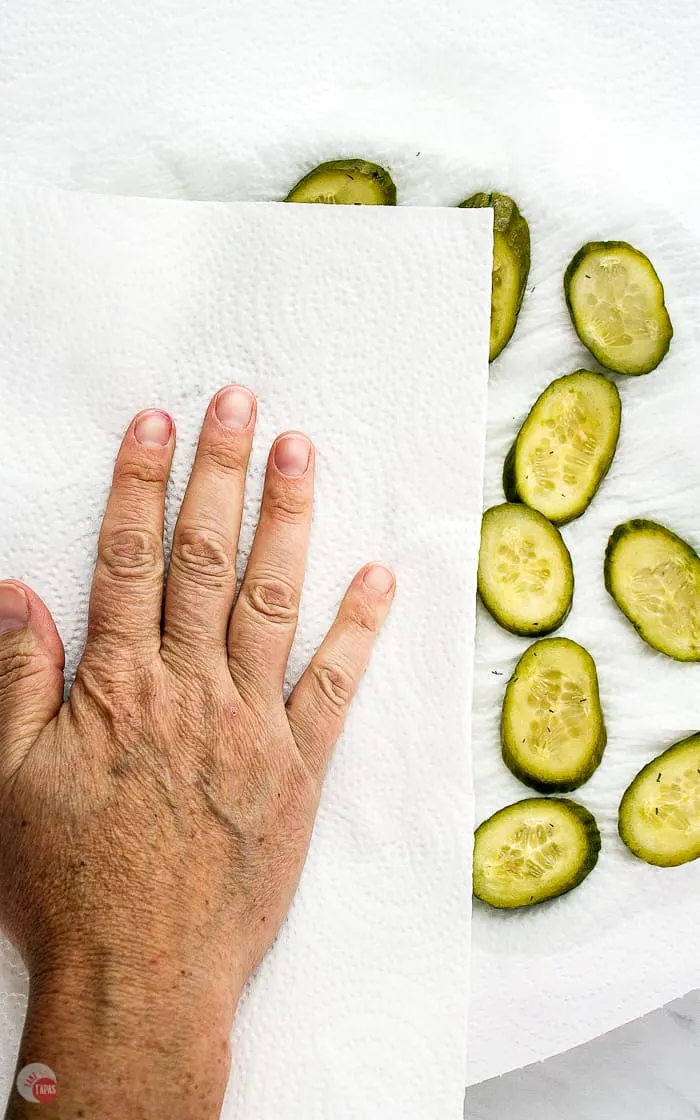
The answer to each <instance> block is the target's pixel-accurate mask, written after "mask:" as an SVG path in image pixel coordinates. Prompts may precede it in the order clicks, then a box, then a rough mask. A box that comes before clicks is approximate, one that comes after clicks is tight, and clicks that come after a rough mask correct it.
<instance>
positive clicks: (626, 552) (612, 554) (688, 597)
mask: <svg viewBox="0 0 700 1120" xmlns="http://www.w3.org/2000/svg"><path fill="white" fill-rule="evenodd" d="M605 586H606V587H607V589H608V591H609V592H610V594H611V595H612V597H613V599H614V600H615V602H616V603H617V605H618V607H619V608H620V610H621V611H622V612H623V614H625V615H626V616H627V618H628V619H629V620H630V622H631V623H632V625H633V626H634V627H635V628H636V630H637V632H638V634H639V636H640V637H641V638H643V639H644V641H645V642H647V643H648V645H650V646H652V647H653V648H654V649H657V650H658V651H659V653H665V654H666V655H667V656H668V657H673V658H674V659H675V660H676V661H700V558H699V557H698V555H697V553H696V552H694V551H693V549H692V548H691V547H690V545H689V544H686V542H685V541H683V540H681V538H680V537H677V536H676V534H675V533H672V532H671V530H670V529H666V528H665V527H664V526H663V525H657V524H656V522H655V521H627V522H626V523H625V524H624V525H618V527H617V529H615V532H614V533H613V534H612V536H611V537H610V540H609V541H608V547H607V550H606V553H605Z"/></svg>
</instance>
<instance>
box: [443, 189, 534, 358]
mask: <svg viewBox="0 0 700 1120" xmlns="http://www.w3.org/2000/svg"><path fill="white" fill-rule="evenodd" d="M460 206H463V207H467V208H469V209H473V208H478V207H491V208H492V209H493V274H492V280H491V339H490V344H489V361H490V362H492V361H493V360H494V359H495V358H497V357H498V355H499V354H500V353H501V351H502V350H503V349H504V348H505V347H506V346H507V345H508V343H509V342H510V340H511V338H512V337H513V331H514V330H515V324H516V323H517V321H518V315H519V313H520V308H521V306H522V302H523V296H524V295H525V285H526V284H527V277H528V273H529V271H530V229H529V226H528V224H527V221H526V220H525V218H524V217H523V216H522V214H521V213H520V210H519V209H518V206H517V204H516V203H515V202H514V201H513V199H512V198H510V197H509V196H508V195H507V194H499V192H498V191H490V192H488V193H486V192H483V191H481V192H479V193H478V194H473V195H472V196H471V197H470V198H467V199H465V201H464V202H461V203H460Z"/></svg>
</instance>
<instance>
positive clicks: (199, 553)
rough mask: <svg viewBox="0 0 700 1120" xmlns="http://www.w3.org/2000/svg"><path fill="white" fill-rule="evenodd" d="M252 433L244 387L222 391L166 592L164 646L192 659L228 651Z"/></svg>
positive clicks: (186, 502) (205, 435) (212, 410)
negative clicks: (200, 654) (228, 627)
mask: <svg viewBox="0 0 700 1120" xmlns="http://www.w3.org/2000/svg"><path fill="white" fill-rule="evenodd" d="M254 427H255V397H254V396H253V394H252V393H251V392H250V390H249V389H246V388H244V387H243V386H242V385H229V386H227V387H226V388H225V389H221V390H220V391H219V392H218V393H217V394H216V396H215V397H214V399H213V401H212V402H211V404H210V405H209V408H208V410H207V414H206V417H205V419H204V424H203V425H202V432H201V435H200V439H199V446H198V448H197V454H196V457H195V461H194V466H193V468H192V474H191V475H190V481H189V484H188V486H187V491H186V493H185V497H184V499H183V502H182V508H181V510H180V516H179V517H178V519H177V524H176V526H175V533H174V536H173V549H172V554H171V558H170V569H169V571H168V581H167V585H166V591H165V614H164V618H163V645H162V649H163V652H164V653H167V651H168V649H169V648H172V647H173V645H174V646H175V647H177V648H178V649H180V650H182V649H184V650H185V652H186V655H189V654H191V653H192V652H193V651H196V652H197V653H202V654H203V653H206V652H211V651H214V652H215V653H216V652H220V653H221V655H222V656H223V654H224V651H225V648H226V630H227V626H228V619H229V615H230V613H231V607H232V605H233V599H234V596H235V593H236V549H237V547H238V534H239V532H240V527H241V517H242V513H243V496H244V492H245V477H246V469H247V467H248V459H249V457H250V448H251V443H252V439H253V429H254Z"/></svg>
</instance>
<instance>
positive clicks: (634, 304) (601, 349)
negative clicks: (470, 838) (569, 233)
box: [564, 241, 673, 375]
mask: <svg viewBox="0 0 700 1120" xmlns="http://www.w3.org/2000/svg"><path fill="white" fill-rule="evenodd" d="M564 293H565V295H566V302H567V305H568V308H569V312H570V314H571V318H572V321H573V324H574V327H575V329H576V334H577V335H578V336H579V338H580V339H581V342H582V343H583V345H584V346H587V347H588V349H589V350H590V352H591V354H593V357H594V358H596V359H597V360H598V361H599V362H600V364H601V365H602V366H605V367H606V369H612V370H614V371H615V372H616V373H629V374H633V375H636V374H640V373H651V371H652V370H653V369H656V367H657V366H658V364H659V362H660V361H661V359H662V358H663V357H664V355H665V354H666V353H667V351H668V348H669V346H670V345H671V339H672V337H673V327H672V326H671V320H670V319H669V316H668V311H667V310H666V305H665V303H664V289H663V286H662V284H661V281H660V280H659V278H658V276H657V275H656V272H655V271H654V266H653V265H652V263H651V261H650V260H649V258H648V257H646V256H645V255H644V253H640V251H639V249H634V248H633V247H632V246H631V245H628V244H627V242H626V241H590V242H589V243H588V244H587V245H584V246H583V248H582V249H579V251H578V253H577V254H576V256H575V257H574V258H573V260H572V261H571V263H570V264H569V267H568V268H567V270H566V273H565V275H564Z"/></svg>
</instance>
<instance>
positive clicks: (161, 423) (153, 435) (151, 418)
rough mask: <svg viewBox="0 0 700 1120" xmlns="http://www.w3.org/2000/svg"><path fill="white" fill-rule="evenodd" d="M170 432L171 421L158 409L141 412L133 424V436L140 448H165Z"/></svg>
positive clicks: (171, 428)
mask: <svg viewBox="0 0 700 1120" xmlns="http://www.w3.org/2000/svg"><path fill="white" fill-rule="evenodd" d="M172 432H173V422H172V420H171V419H170V417H169V416H168V414H167V412H161V411H160V409H159V408H152V409H150V410H149V411H148V412H142V413H141V415H140V416H139V418H138V420H137V421H136V423H135V424H134V436H135V438H136V441H137V442H138V443H140V444H141V446H142V447H166V446H167V444H168V443H169V442H170V437H171V435H172Z"/></svg>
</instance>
